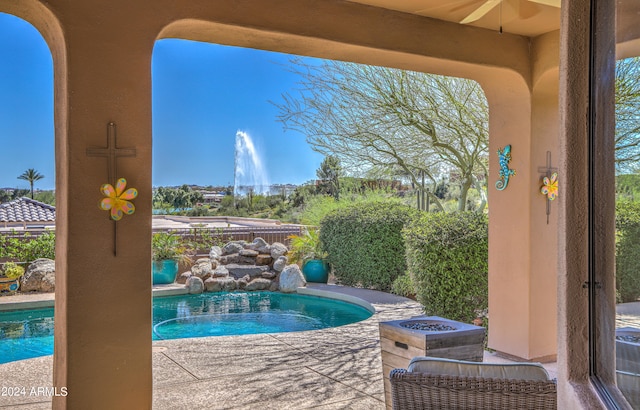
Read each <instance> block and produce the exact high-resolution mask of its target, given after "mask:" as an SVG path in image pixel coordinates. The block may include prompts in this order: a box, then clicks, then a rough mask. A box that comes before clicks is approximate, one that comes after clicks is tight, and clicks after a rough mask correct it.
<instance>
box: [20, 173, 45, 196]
mask: <svg viewBox="0 0 640 410" xmlns="http://www.w3.org/2000/svg"><path fill="white" fill-rule="evenodd" d="M42 178H44V175H42V174H41V173H39V172H38V171H36V170H35V169H33V168H29V169H28V170H26V171H24V172H23V173H22V175H20V176H19V177H18V179H24V180H25V181H29V184H31V199H33V183H34V182H35V181H39V180H41V179H42Z"/></svg>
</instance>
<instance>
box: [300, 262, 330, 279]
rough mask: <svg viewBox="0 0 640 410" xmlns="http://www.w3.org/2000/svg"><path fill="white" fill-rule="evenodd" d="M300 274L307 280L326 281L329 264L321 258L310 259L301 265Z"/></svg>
mask: <svg viewBox="0 0 640 410" xmlns="http://www.w3.org/2000/svg"><path fill="white" fill-rule="evenodd" d="M302 274H303V275H304V278H305V279H306V280H307V282H314V283H327V281H328V280H329V264H328V263H327V262H325V261H323V260H322V259H310V260H308V261H306V262H305V264H304V265H303V266H302Z"/></svg>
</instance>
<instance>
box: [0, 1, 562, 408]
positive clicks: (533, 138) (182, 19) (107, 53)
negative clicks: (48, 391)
mask: <svg viewBox="0 0 640 410" xmlns="http://www.w3.org/2000/svg"><path fill="white" fill-rule="evenodd" d="M46 4H47V6H46V7H44V6H42V5H41V4H40V3H38V2H36V1H35V0H26V1H24V2H21V3H19V5H18V4H17V3H16V2H14V1H12V0H0V11H3V12H5V11H6V12H9V13H13V14H15V15H17V16H19V17H23V18H25V19H26V20H28V21H30V22H31V23H32V24H34V25H35V26H36V28H38V29H39V30H40V31H41V33H43V36H44V37H45V39H46V40H47V42H48V43H49V46H50V48H51V50H52V54H53V59H54V70H55V88H56V91H55V92H56V172H57V184H56V187H57V199H56V200H57V204H58V226H57V235H58V239H59V240H58V243H57V249H56V251H57V258H56V264H57V270H58V276H57V277H58V279H57V281H58V282H57V294H56V323H57V325H56V335H55V336H56V352H55V359H54V360H55V368H54V373H55V375H54V377H55V378H54V381H55V383H56V385H57V386H59V387H61V386H65V387H67V388H68V389H69V396H68V397H66V398H64V397H58V398H56V399H55V400H54V407H56V408H92V409H99V408H105V409H107V408H109V409H111V408H138V409H142V408H150V407H151V390H152V383H151V334H150V333H151V308H150V305H151V299H150V298H151V292H150V290H151V282H150V278H149V276H150V275H149V272H150V231H151V200H150V198H151V146H152V140H151V74H150V72H151V54H152V50H153V45H154V41H155V40H156V39H157V38H166V37H181V38H187V39H194V40H200V41H212V42H217V43H222V44H230V45H239V46H245V47H255V48H263V49H269V50H274V51H285V52H290V53H297V54H302V55H309V56H318V57H325V58H335V59H342V60H349V61H357V62H362V63H369V64H380V65H387V66H391V67H399V68H405V69H412V70H419V71H425V72H433V73H438V74H447V75H454V76H460V77H467V78H472V79H475V80H477V81H479V82H480V84H481V85H482V87H483V88H484V90H485V92H486V94H487V99H488V101H489V106H490V115H491V118H490V125H489V127H490V176H489V181H488V182H489V203H490V237H489V240H490V259H489V266H490V289H491V295H490V298H491V301H490V303H491V304H490V309H491V313H490V316H491V318H490V346H492V347H495V348H498V350H500V351H503V352H505V353H508V354H511V355H515V356H520V357H523V358H537V357H547V356H549V355H553V354H555V350H556V348H555V323H554V317H555V313H554V312H555V309H554V308H555V297H554V292H555V282H554V280H553V279H554V276H555V271H554V268H553V264H552V263H551V261H552V260H553V258H554V254H553V252H552V251H553V249H554V244H553V236H554V235H553V230H554V226H555V224H554V223H555V221H556V220H555V219H554V218H557V214H556V209H555V208H552V219H551V221H550V224H549V225H548V226H547V225H545V224H544V223H541V221H546V215H545V213H544V200H543V198H542V197H541V195H540V194H538V189H539V184H538V180H539V177H540V175H539V173H538V172H537V168H538V167H539V166H543V165H544V164H545V160H546V158H545V153H546V151H547V150H551V151H552V152H553V150H554V147H553V141H554V139H555V138H556V137H557V129H555V127H556V124H557V122H556V120H557V113H554V105H553V101H554V98H555V97H554V96H555V94H554V93H556V91H555V86H554V78H555V76H557V73H556V72H555V71H554V69H553V66H554V63H553V62H554V61H557V44H558V43H557V36H556V35H555V34H550V35H547V36H544V37H543V38H540V39H537V40H536V41H535V42H533V43H531V42H530V41H529V39H526V38H524V37H519V36H514V35H509V34H506V33H505V34H499V33H496V32H494V31H490V30H482V29H477V28H473V27H468V26H460V25H458V24H454V23H446V22H442V21H436V20H431V19H427V18H421V17H416V16H410V15H407V14H402V13H396V12H391V11H384V10H381V9H376V8H371V7H365V6H361V5H357V4H352V3H346V2H339V1H325V2H318V1H313V0H295V1H293V0H273V1H264V0H245V1H231V0H220V1H217V2H215V3H212V2H211V1H209V0H197V1H196V0H194V1H190V2H176V1H171V0H159V1H156V2H154V3H153V5H152V6H150V5H149V3H145V2H133V1H130V0H112V1H110V2H109V3H104V2H96V1H85V2H77V1H76V2H72V1H69V0H50V1H48V2H47V3H46ZM150 7H152V9H153V10H152V12H150ZM554 36H555V37H554ZM532 44H533V46H532ZM554 45H555V46H554ZM532 50H533V51H532ZM109 121H115V122H116V123H117V124H118V145H119V147H136V149H137V157H136V158H135V159H131V158H125V159H120V160H118V167H119V172H118V176H123V177H126V178H127V180H128V182H129V186H133V187H136V188H138V190H139V192H140V195H139V197H138V198H137V199H136V201H135V204H136V208H137V210H136V213H135V214H134V215H133V216H126V217H125V218H124V219H123V220H122V221H121V222H118V255H117V257H114V256H113V245H112V240H113V236H112V235H113V222H111V221H109V220H108V218H107V214H106V213H105V212H103V211H99V210H98V209H97V203H98V201H99V200H100V198H101V195H100V193H99V191H98V188H99V187H100V185H101V184H102V183H104V182H106V160H104V159H100V158H93V157H87V156H86V154H85V152H86V148H88V147H93V146H97V147H101V146H105V145H106V124H107V122H109ZM506 144H512V146H513V158H514V159H513V161H512V163H511V167H512V168H514V169H516V171H517V173H518V174H517V175H516V176H515V177H513V178H512V180H511V182H510V186H509V187H508V188H507V189H506V190H505V191H502V192H497V191H496V190H495V188H494V184H495V181H496V180H497V172H498V167H497V157H496V155H495V152H496V150H497V148H498V147H504V145H506ZM555 158H556V155H553V156H552V159H555ZM561 192H562V191H561ZM540 238H543V239H542V241H541V240H540ZM540 258H547V259H546V262H545V264H539V263H538V262H537V261H538V260H540Z"/></svg>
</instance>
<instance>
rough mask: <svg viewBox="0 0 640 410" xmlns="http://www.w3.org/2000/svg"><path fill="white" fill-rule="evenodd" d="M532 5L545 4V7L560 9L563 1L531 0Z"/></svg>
mask: <svg viewBox="0 0 640 410" xmlns="http://www.w3.org/2000/svg"><path fill="white" fill-rule="evenodd" d="M529 1H530V2H532V3H538V4H543V5H545V6H551V7H557V8H560V1H561V0H529Z"/></svg>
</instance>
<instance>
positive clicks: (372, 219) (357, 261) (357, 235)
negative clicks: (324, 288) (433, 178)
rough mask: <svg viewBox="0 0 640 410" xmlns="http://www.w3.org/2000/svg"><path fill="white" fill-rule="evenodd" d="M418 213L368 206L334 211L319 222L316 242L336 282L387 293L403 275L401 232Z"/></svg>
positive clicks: (402, 208) (393, 206)
mask: <svg viewBox="0 0 640 410" xmlns="http://www.w3.org/2000/svg"><path fill="white" fill-rule="evenodd" d="M417 213H418V211H417V210H415V209H413V208H411V207H409V206H406V205H401V204H397V203H389V202H368V203H361V204H354V205H352V206H349V207H346V208H340V209H336V210H335V211H332V212H330V213H329V214H327V215H326V216H325V217H324V218H323V219H322V220H321V222H320V242H321V243H322V246H323V249H324V250H325V251H326V252H327V253H328V258H327V259H328V262H329V263H330V264H331V266H332V269H333V272H334V274H335V276H336V279H337V280H338V281H339V282H340V283H341V284H344V285H347V286H361V287H364V288H370V289H377V290H382V291H389V290H391V285H392V283H393V281H394V280H395V279H396V278H397V277H398V276H400V275H402V274H404V273H405V271H406V261H405V258H404V255H405V247H404V240H403V238H402V228H403V227H404V226H405V225H406V224H407V223H408V221H410V220H412V219H415V218H416V217H417Z"/></svg>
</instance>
